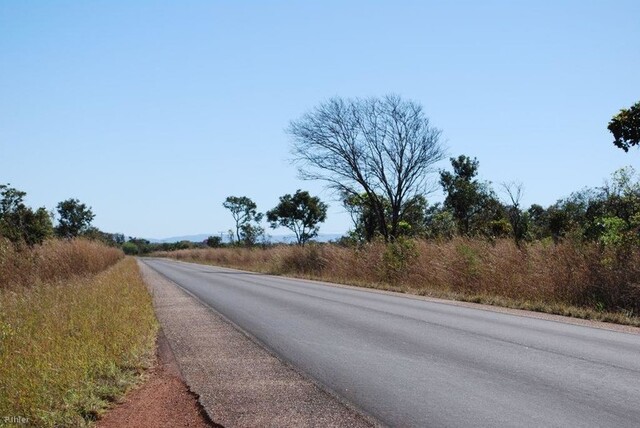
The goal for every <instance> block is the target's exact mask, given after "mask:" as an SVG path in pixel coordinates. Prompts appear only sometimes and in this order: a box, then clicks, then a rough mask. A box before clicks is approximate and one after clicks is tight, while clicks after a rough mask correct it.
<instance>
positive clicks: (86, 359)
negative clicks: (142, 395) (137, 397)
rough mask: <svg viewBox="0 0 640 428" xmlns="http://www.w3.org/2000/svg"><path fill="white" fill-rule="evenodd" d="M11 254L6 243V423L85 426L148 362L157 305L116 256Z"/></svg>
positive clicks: (80, 245) (57, 246)
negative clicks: (14, 419)
mask: <svg viewBox="0 0 640 428" xmlns="http://www.w3.org/2000/svg"><path fill="white" fill-rule="evenodd" d="M12 247H13V245H12V244H10V243H9V242H8V241H6V240H0V281H1V282H0V308H2V310H1V311H0V415H14V416H20V417H22V418H26V419H28V421H29V424H30V425H34V426H51V427H53V426H84V425H86V424H88V423H90V422H91V421H93V420H95V419H96V418H97V417H98V415H99V414H100V413H101V412H102V411H104V409H105V408H106V407H107V406H108V405H109V403H110V402H112V401H113V400H115V399H116V398H117V397H119V396H120V395H122V394H123V393H124V392H125V390H126V389H127V387H129V386H130V385H132V384H133V383H134V382H136V381H137V380H138V379H139V375H140V373H141V370H142V369H143V368H145V367H146V366H147V365H148V364H149V363H150V362H151V361H152V360H151V359H150V358H151V357H152V356H153V350H154V344H155V343H154V341H155V333H156V321H155V317H154V314H153V309H152V306H151V300H150V299H151V298H150V296H149V294H148V292H147V290H146V288H145V286H144V284H143V283H142V280H141V277H140V274H139V272H138V269H137V265H136V262H135V260H133V259H126V260H125V259H124V258H123V255H122V252H121V251H120V250H117V249H114V248H108V247H105V246H104V245H102V244H98V243H91V242H87V241H83V240H79V241H69V242H67V241H52V242H46V243H45V244H44V245H43V246H37V247H34V248H33V249H22V250H19V251H17V250H16V249H15V248H12ZM98 272H99V273H98Z"/></svg>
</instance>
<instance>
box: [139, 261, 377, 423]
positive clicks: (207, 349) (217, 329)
mask: <svg viewBox="0 0 640 428" xmlns="http://www.w3.org/2000/svg"><path fill="white" fill-rule="evenodd" d="M139 266H140V270H141V272H142V275H143V278H144V280H145V282H146V283H147V284H148V286H149V287H150V289H151V291H152V294H153V302H154V308H155V310H156V316H157V317H158V320H159V322H160V325H161V326H162V329H163V331H164V333H165V336H166V338H167V342H168V344H169V345H170V347H171V350H172V353H173V355H174V356H175V359H176V362H177V365H178V367H179V369H180V372H181V374H182V377H183V379H184V380H185V382H186V383H187V385H188V386H189V388H190V390H191V391H192V392H193V393H195V394H196V395H197V396H198V397H199V402H200V404H201V405H202V407H203V408H204V409H205V411H206V412H207V414H208V416H209V418H210V419H211V420H212V421H213V422H215V423H216V424H220V425H223V426H225V427H232V426H233V427H254V426H264V427H276V426H277V427H281V426H299V427H311V426H323V427H363V426H371V422H370V421H369V420H368V419H365V417H363V416H361V415H360V414H358V413H357V412H356V411H354V410H353V409H350V408H348V407H347V406H346V405H344V404H343V403H341V402H339V401H338V399H336V398H335V397H332V396H331V395H329V394H328V393H327V392H325V391H323V390H322V389H321V388H320V387H318V386H317V385H316V384H315V383H313V382H312V381H311V380H309V379H307V378H305V377H303V376H302V375H301V374H299V373H297V372H296V371H295V370H294V369H293V368H291V367H289V366H288V365H286V364H285V363H283V362H282V361H280V360H279V359H278V358H276V357H275V356H274V355H272V354H271V353H269V352H268V351H266V350H265V349H264V348H262V347H261V346H259V345H258V344H256V343H255V342H253V341H252V340H251V339H249V338H248V337H247V336H246V335H245V334H243V333H242V332H240V331H239V330H237V329H236V328H235V327H234V326H233V325H231V324H230V323H229V322H227V321H226V320H225V319H224V318H222V317H221V316H220V315H218V314H217V313H215V312H214V311H213V310H211V309H210V308H208V307H206V306H205V305H203V304H202V303H200V302H199V301H198V300H197V299H195V298H194V297H192V296H190V295H189V294H187V293H186V292H185V291H183V290H182V289H181V288H179V287H178V286H177V285H175V284H174V283H173V282H171V281H169V280H167V279H166V278H165V277H163V276H162V275H160V274H158V273H157V272H155V271H154V270H153V269H151V268H150V267H148V266H147V265H146V264H144V263H143V262H140V261H139Z"/></svg>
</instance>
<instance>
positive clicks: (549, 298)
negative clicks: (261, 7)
mask: <svg viewBox="0 0 640 428" xmlns="http://www.w3.org/2000/svg"><path fill="white" fill-rule="evenodd" d="M155 255H157V256H163V257H170V258H173V259H176V260H181V261H188V262H195V263H203V264H211V265H216V266H225V267H231V268H236V269H245V270H252V271H256V272H262V273H268V274H275V275H288V276H294V277H300V278H310V279H319V280H325V281H331V282H337V283H343V284H350V285H356V286H363V287H369V288H378V289H383V290H391V291H399V292H404V293H411V294H417V295H423V296H431V297H440V298H449V299H456V300H463V301H470V302H477V303H486V304H494V305H499V306H505V307H512V308H520V309H527V310H533V311H539V312H548V313H554V314H560V315H567V316H573V317H578V318H586V319H594V320H600V321H608V322H616V323H621V324H630V325H636V326H640V318H639V317H638V314H639V313H640V287H639V286H638V278H640V250H639V249H638V248H635V249H633V250H632V251H631V252H627V251H618V250H615V249H603V248H602V247H601V246H600V245H598V244H595V243H585V244H583V245H574V244H572V243H567V242H563V243H558V244H554V243H553V242H551V241H544V242H542V241H540V242H534V243H530V244H526V245H525V246H522V247H518V246H517V245H516V244H515V243H514V242H513V241H512V240H510V239H499V240H496V241H493V242H489V241H485V240H481V239H473V238H464V237H456V238H453V239H450V240H444V241H432V240H424V239H399V240H397V241H396V242H394V243H391V244H386V243H384V242H383V241H376V242H371V243H366V244H363V245H359V246H342V245H337V244H311V245H307V246H305V247H301V246H294V245H279V246H273V247H267V248H260V247H256V248H215V249H213V248H212V249H191V250H178V251H173V252H165V253H157V254H155Z"/></svg>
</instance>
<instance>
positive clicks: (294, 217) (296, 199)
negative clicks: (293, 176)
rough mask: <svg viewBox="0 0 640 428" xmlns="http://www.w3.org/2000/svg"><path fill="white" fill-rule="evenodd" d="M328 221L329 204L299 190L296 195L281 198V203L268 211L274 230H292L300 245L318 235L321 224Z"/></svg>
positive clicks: (268, 218)
mask: <svg viewBox="0 0 640 428" xmlns="http://www.w3.org/2000/svg"><path fill="white" fill-rule="evenodd" d="M326 219H327V204H325V203H324V202H322V201H321V200H320V198H318V197H317V196H311V195H310V194H309V192H307V191H302V190H300V189H298V190H297V191H296V193H295V194H294V195H290V194H286V195H284V196H281V197H280V203H278V205H276V207H275V208H273V209H272V210H269V211H267V220H268V221H269V222H270V223H271V227H272V228H274V229H275V228H277V227H278V226H283V227H286V228H287V229H290V230H291V231H292V232H293V233H294V234H295V235H296V240H297V242H298V244H299V245H304V244H305V243H306V242H307V241H308V240H309V239H311V238H314V237H315V236H317V235H318V230H319V229H320V223H323V222H324V221H325V220H326Z"/></svg>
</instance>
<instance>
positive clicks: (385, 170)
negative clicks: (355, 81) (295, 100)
mask: <svg viewBox="0 0 640 428" xmlns="http://www.w3.org/2000/svg"><path fill="white" fill-rule="evenodd" d="M288 132H289V134H290V135H291V136H292V137H293V141H294V145H293V154H294V156H295V159H296V161H297V162H298V163H299V172H300V176H301V177H302V178H304V179H320V180H323V181H325V182H327V183H328V184H329V186H330V187H332V188H333V189H335V190H337V191H338V192H340V194H341V195H361V194H363V193H364V194H365V195H366V197H367V203H369V204H370V209H371V210H372V212H373V213H374V215H375V216H376V218H377V223H378V225H379V229H380V232H381V234H382V236H383V237H384V238H385V239H386V240H390V239H394V238H395V237H397V236H398V235H399V234H401V222H402V221H403V219H402V209H403V207H404V206H405V205H406V201H407V200H409V199H411V198H413V197H415V196H417V195H419V194H423V193H424V192H425V191H426V187H427V186H426V185H427V176H428V174H429V173H431V172H433V171H432V167H433V165H434V164H435V163H436V162H438V161H440V160H441V159H443V157H444V149H443V146H442V144H441V142H440V134H441V132H440V130H438V129H436V128H434V127H433V126H431V124H430V122H429V119H428V118H427V117H426V116H425V114H424V112H423V110H422V107H421V106H420V105H419V104H418V103H416V102H413V101H407V100H403V99H402V98H400V97H399V96H396V95H388V96H385V97H382V98H367V99H343V98H332V99H330V100H329V101H326V102H324V103H321V104H320V105H318V106H317V107H316V108H315V109H313V110H312V111H310V112H308V113H307V114H305V115H304V116H302V117H301V118H300V119H298V120H295V121H293V122H291V124H290V126H289V129H288ZM387 203H388V206H387ZM387 212H389V213H390V215H387Z"/></svg>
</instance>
